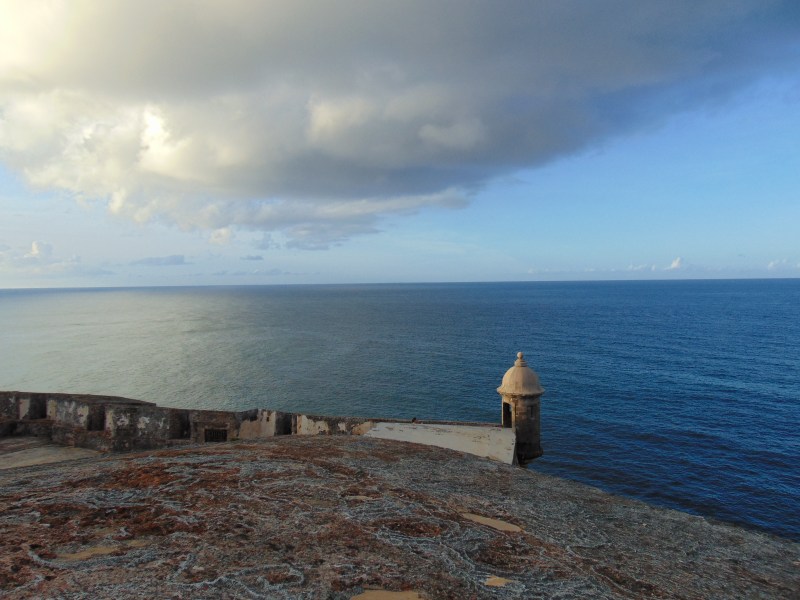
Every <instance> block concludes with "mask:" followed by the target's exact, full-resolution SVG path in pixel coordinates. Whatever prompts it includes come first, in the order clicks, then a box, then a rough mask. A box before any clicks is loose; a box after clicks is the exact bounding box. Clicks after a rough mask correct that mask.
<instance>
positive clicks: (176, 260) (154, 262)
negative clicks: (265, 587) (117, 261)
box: [130, 254, 191, 267]
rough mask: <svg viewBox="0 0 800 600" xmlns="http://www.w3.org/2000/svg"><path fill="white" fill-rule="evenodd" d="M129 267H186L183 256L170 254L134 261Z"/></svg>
mask: <svg viewBox="0 0 800 600" xmlns="http://www.w3.org/2000/svg"><path fill="white" fill-rule="evenodd" d="M130 264H131V265H135V266H136V265H142V266H146V267H172V266H177V265H188V264H191V263H188V262H186V257H184V256H183V254H172V255H170V256H150V257H147V258H140V259H139V260H135V261H133V262H132V263H130Z"/></svg>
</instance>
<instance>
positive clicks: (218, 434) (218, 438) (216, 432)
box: [205, 428, 228, 442]
mask: <svg viewBox="0 0 800 600" xmlns="http://www.w3.org/2000/svg"><path fill="white" fill-rule="evenodd" d="M205 440H206V441H207V442H227V441H228V430H227V429H210V428H207V429H206V430H205Z"/></svg>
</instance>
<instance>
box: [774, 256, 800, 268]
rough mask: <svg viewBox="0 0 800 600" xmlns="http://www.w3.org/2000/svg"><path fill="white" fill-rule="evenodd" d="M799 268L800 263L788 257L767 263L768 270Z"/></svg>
mask: <svg viewBox="0 0 800 600" xmlns="http://www.w3.org/2000/svg"><path fill="white" fill-rule="evenodd" d="M798 269H800V263H794V262H793V261H790V260H789V259H788V258H782V259H779V260H771V261H770V262H769V263H768V264H767V270H768V271H795V270H798Z"/></svg>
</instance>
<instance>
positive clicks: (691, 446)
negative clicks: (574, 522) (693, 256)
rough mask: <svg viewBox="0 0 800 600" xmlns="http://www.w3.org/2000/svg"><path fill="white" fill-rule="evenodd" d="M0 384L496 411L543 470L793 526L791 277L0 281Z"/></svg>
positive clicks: (791, 533)
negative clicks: (534, 398)
mask: <svg viewBox="0 0 800 600" xmlns="http://www.w3.org/2000/svg"><path fill="white" fill-rule="evenodd" d="M0 336H1V337H0V389H6V390H26V391H62V392H81V393H95V394H112V395H120V396H128V397H132V398H139V399H143V400H150V401H155V402H157V403H159V404H162V405H165V406H174V407H201V408H209V409H226V410H238V409H246V408H253V407H269V408H275V409H283V410H292V411H302V412H308V413H316V414H331V415H334V414H337V415H366V416H382V417H399V418H411V417H417V418H420V419H448V420H477V421H499V413H500V399H499V396H498V395H497V393H496V392H495V389H496V387H497V386H498V385H499V384H500V380H501V378H502V375H503V373H504V372H505V370H506V369H507V368H508V367H510V366H511V364H512V363H513V360H514V357H515V353H516V352H517V351H518V350H522V351H524V352H525V353H526V358H527V359H528V362H529V364H530V365H531V366H532V367H533V368H534V369H535V370H536V371H537V372H538V373H539V375H540V377H541V380H542V384H543V386H544V387H545V388H546V390H547V391H546V393H545V395H544V397H543V403H542V435H543V447H544V450H545V455H544V457H543V458H541V459H539V460H537V461H535V462H534V464H533V465H532V468H533V469H536V470H538V471H543V472H547V473H551V474H555V475H559V476H563V477H567V478H571V479H575V480H578V481H582V482H585V483H589V484H592V485H596V486H598V487H601V488H603V489H605V490H608V491H611V492H614V493H619V494H624V495H627V496H632V497H636V498H640V499H643V500H646V501H649V502H652V503H656V504H659V505H663V506H668V507H672V508H678V509H681V510H685V511H689V512H693V513H697V514H703V515H706V516H711V517H715V518H718V519H723V520H727V521H733V522H737V523H740V524H744V525H747V526H753V527H758V528H762V529H765V530H768V531H771V532H773V533H777V534H780V535H783V536H788V537H791V538H794V539H800V510H798V507H800V467H798V465H800V460H799V459H800V433H799V432H798V428H799V427H800V280H770V281H763V280H762V281H752V280H751V281H676V282H602V283H508V284H442V285H427V284H426V285H358V286H287V287H279V286H276V287H241V288H147V289H111V290H108V289H104V290H100V289H96V290H35V291H34V290H6V291H0Z"/></svg>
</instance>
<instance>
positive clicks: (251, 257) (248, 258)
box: [242, 254, 264, 260]
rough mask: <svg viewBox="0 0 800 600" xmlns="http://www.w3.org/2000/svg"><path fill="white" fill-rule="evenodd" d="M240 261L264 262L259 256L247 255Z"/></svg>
mask: <svg viewBox="0 0 800 600" xmlns="http://www.w3.org/2000/svg"><path fill="white" fill-rule="evenodd" d="M242 260H264V257H263V256H261V255H260V254H248V255H247V256H243V257H242Z"/></svg>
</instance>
